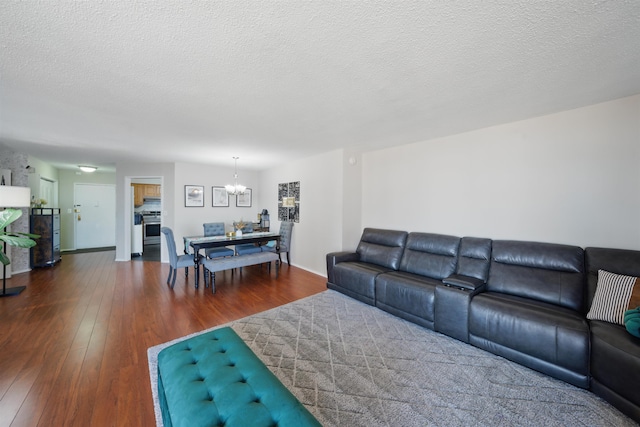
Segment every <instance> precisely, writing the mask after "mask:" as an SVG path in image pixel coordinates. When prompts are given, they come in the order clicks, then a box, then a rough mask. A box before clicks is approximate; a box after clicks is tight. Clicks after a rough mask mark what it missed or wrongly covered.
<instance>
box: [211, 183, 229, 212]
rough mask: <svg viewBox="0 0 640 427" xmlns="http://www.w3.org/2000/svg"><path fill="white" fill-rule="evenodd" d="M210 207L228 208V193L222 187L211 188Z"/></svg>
mask: <svg viewBox="0 0 640 427" xmlns="http://www.w3.org/2000/svg"><path fill="white" fill-rule="evenodd" d="M211 205H212V206H213V207H214V208H215V207H227V208H228V207H229V193H227V189H226V188H224V187H211Z"/></svg>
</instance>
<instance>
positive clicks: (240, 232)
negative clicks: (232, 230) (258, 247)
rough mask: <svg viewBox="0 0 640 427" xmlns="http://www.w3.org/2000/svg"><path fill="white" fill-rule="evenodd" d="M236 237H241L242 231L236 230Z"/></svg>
mask: <svg viewBox="0 0 640 427" xmlns="http://www.w3.org/2000/svg"><path fill="white" fill-rule="evenodd" d="M236 237H242V230H240V229H238V230H236Z"/></svg>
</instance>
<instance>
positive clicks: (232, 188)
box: [224, 157, 247, 196]
mask: <svg viewBox="0 0 640 427" xmlns="http://www.w3.org/2000/svg"><path fill="white" fill-rule="evenodd" d="M238 159H239V157H234V158H233V160H235V164H236V167H235V173H234V174H233V179H234V184H233V185H225V186H224V188H225V189H226V190H227V193H229V194H231V195H232V196H235V195H237V194H244V190H246V189H247V187H245V186H244V185H240V184H238Z"/></svg>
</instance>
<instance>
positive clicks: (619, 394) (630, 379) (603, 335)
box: [590, 320, 640, 419]
mask: <svg viewBox="0 0 640 427" xmlns="http://www.w3.org/2000/svg"><path fill="white" fill-rule="evenodd" d="M590 326H591V342H592V345H591V375H592V376H593V378H594V381H597V383H598V385H597V386H596V388H598V389H599V390H598V391H599V392H598V394H599V395H603V394H609V393H610V391H614V392H615V397H616V399H623V400H626V401H627V402H630V403H632V404H633V405H634V406H635V411H636V419H637V417H638V415H640V409H638V408H640V393H639V392H638V384H640V339H638V338H636V337H634V336H632V335H631V334H629V333H628V332H627V331H626V330H625V328H624V327H622V326H620V325H616V324H613V323H608V322H603V321H599V320H592V321H591V322H590ZM603 386H604V387H606V389H608V390H609V392H608V393H602V392H601V391H602V390H600V389H602V387H603ZM616 406H617V407H620V405H616ZM625 413H629V411H628V410H625Z"/></svg>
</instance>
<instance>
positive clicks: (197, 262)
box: [193, 250, 200, 289]
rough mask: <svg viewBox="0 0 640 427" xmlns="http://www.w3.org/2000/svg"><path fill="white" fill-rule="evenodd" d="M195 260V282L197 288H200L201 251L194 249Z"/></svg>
mask: <svg viewBox="0 0 640 427" xmlns="http://www.w3.org/2000/svg"><path fill="white" fill-rule="evenodd" d="M193 262H194V264H195V266H194V268H195V270H196V271H195V273H196V274H195V276H196V278H195V284H196V289H198V286H199V285H200V251H195V250H194V251H193Z"/></svg>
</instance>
